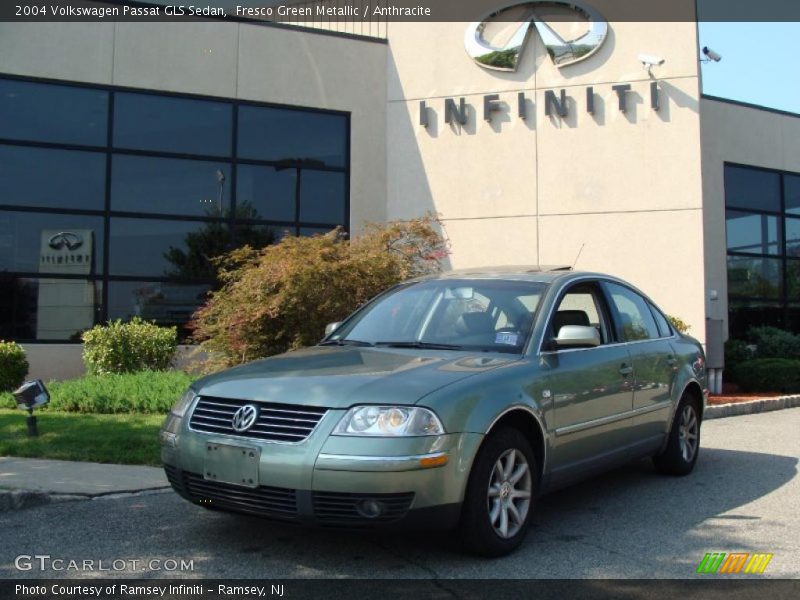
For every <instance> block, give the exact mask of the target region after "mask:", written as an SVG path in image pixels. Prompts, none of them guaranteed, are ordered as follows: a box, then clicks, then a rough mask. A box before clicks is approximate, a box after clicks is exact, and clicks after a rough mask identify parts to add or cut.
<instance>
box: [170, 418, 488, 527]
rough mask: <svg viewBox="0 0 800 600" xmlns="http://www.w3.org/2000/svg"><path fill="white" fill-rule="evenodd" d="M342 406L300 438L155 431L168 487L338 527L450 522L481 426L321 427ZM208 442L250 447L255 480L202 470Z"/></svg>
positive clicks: (183, 427)
mask: <svg viewBox="0 0 800 600" xmlns="http://www.w3.org/2000/svg"><path fill="white" fill-rule="evenodd" d="M342 414H344V411H336V410H331V411H329V413H328V414H327V415H326V416H325V417H324V418H323V419H322V421H321V422H320V424H319V426H318V427H317V429H316V431H315V432H314V433H313V434H312V435H311V436H310V437H309V438H307V439H306V440H304V441H303V442H301V443H292V444H287V443H275V442H264V441H260V440H254V439H250V438H246V437H237V436H227V435H216V434H208V433H201V432H197V431H194V430H191V429H189V428H188V426H187V424H186V419H183V421H184V422H183V423H181V424H177V423H172V425H171V426H170V427H169V429H170V430H171V431H166V430H165V431H163V432H162V462H163V463H164V469H165V471H166V474H167V477H168V478H169V480H170V483H171V484H172V487H173V488H174V489H175V491H176V492H178V493H179V494H180V495H181V496H182V497H184V498H186V499H187V500H189V501H191V502H193V503H196V504H199V505H202V506H205V507H207V508H211V509H218V510H227V511H234V512H241V513H246V514H253V515H258V516H262V517H267V518H271V519H277V520H281V521H288V522H297V523H303V524H310V525H321V526H333V527H346V528H364V527H380V528H393V527H403V528H410V527H414V528H416V527H419V528H434V527H451V526H453V525H455V524H456V522H457V520H458V516H459V514H460V507H461V502H462V501H463V495H464V490H465V488H466V482H467V478H468V476H469V470H470V468H471V465H472V459H473V458H474V456H475V453H476V452H477V449H478V446H479V445H480V442H481V440H482V439H483V436H482V435H480V434H472V433H462V434H446V435H442V436H428V437H415V438H394V439H392V438H359V437H347V436H330V432H331V430H332V429H333V427H334V426H335V425H336V423H338V421H339V419H340V418H341V415H342ZM214 443H219V444H228V445H241V446H245V447H247V446H250V447H254V448H257V449H258V450H259V456H258V469H257V472H258V482H257V484H258V485H257V486H255V487H253V486H249V487H248V486H243V485H233V484H229V483H222V482H218V481H212V480H209V479H206V478H204V476H203V473H204V472H205V460H206V448H207V445H208V444H214ZM376 506H377V507H378V510H376V511H372V510H365V507H366V508H374V507H376ZM374 512H377V513H378V514H373V513H374Z"/></svg>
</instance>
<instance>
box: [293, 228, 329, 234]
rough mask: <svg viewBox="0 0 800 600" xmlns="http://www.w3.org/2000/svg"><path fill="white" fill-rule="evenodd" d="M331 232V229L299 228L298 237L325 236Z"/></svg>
mask: <svg viewBox="0 0 800 600" xmlns="http://www.w3.org/2000/svg"><path fill="white" fill-rule="evenodd" d="M331 231H333V228H332V227H301V228H300V235H309V236H310V235H325V234H326V233H330V232H331Z"/></svg>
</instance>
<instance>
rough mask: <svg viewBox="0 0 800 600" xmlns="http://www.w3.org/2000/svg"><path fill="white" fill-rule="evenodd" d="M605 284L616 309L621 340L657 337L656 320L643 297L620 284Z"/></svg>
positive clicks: (629, 340) (630, 340)
mask: <svg viewBox="0 0 800 600" xmlns="http://www.w3.org/2000/svg"><path fill="white" fill-rule="evenodd" d="M606 285H607V287H608V291H609V293H610V295H611V301H612V302H613V303H614V306H615V307H616V309H617V317H618V320H619V323H617V328H618V330H619V332H620V335H621V336H622V339H623V340H625V341H628V342H633V341H636V340H646V339H654V338H657V337H659V335H658V328H657V327H656V322H655V320H654V319H653V315H652V313H651V312H650V309H649V308H648V306H647V302H646V301H645V299H644V298H642V297H641V296H640V295H639V294H637V293H635V292H634V291H633V290H629V289H628V288H626V287H623V286H621V285H617V284H615V283H607V284H606Z"/></svg>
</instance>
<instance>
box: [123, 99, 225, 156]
mask: <svg viewBox="0 0 800 600" xmlns="http://www.w3.org/2000/svg"><path fill="white" fill-rule="evenodd" d="M232 114H233V107H232V105H230V104H227V103H224V102H211V101H207V100H196V99H193V98H173V97H169V96H152V95H147V94H128V93H121V92H120V93H117V94H115V96H114V146H115V147H117V148H136V149H138V150H160V151H163V152H181V153H187V154H207V155H214V156H227V155H229V154H230V153H231V127H232Z"/></svg>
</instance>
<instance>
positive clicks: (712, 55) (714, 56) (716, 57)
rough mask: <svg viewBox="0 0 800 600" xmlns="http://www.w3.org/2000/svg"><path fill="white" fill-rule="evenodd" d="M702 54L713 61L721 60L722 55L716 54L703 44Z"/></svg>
mask: <svg viewBox="0 0 800 600" xmlns="http://www.w3.org/2000/svg"><path fill="white" fill-rule="evenodd" d="M703 54H705V55H706V56H707V57H708V59H709V60H713V61H714V62H719V61H721V60H722V55H721V54H717V53H716V52H714V51H713V50H712V49H711V48H709V47H708V46H703Z"/></svg>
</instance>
